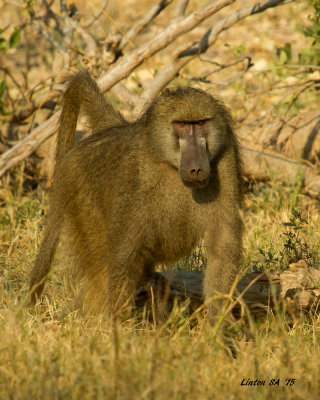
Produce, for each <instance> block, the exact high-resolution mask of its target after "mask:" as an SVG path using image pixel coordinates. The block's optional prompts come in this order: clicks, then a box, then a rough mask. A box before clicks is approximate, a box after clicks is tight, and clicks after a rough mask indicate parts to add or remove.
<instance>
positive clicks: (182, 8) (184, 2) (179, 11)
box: [174, 0, 189, 18]
mask: <svg viewBox="0 0 320 400" xmlns="http://www.w3.org/2000/svg"><path fill="white" fill-rule="evenodd" d="M188 4H189V0H178V2H177V5H176V9H175V10H174V18H180V17H184V14H185V12H186V9H187V7H188Z"/></svg>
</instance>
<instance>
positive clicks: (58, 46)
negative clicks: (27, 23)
mask: <svg viewBox="0 0 320 400" xmlns="http://www.w3.org/2000/svg"><path fill="white" fill-rule="evenodd" d="M31 21H32V23H33V24H34V25H35V26H36V27H37V28H38V30H39V32H40V33H41V34H42V35H43V36H44V37H45V38H46V39H48V40H49V42H51V43H52V44H53V45H54V46H55V47H56V49H57V50H58V51H60V53H61V54H62V55H63V59H64V65H67V66H69V64H70V56H69V53H68V52H67V50H66V49H65V48H64V47H63V46H62V45H61V44H60V43H59V42H58V41H57V40H56V39H55V38H54V37H53V36H52V35H51V34H50V33H49V32H48V31H46V30H45V29H44V28H43V27H42V25H41V24H40V22H39V21H38V20H36V19H34V18H31Z"/></svg>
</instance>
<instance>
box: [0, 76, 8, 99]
mask: <svg viewBox="0 0 320 400" xmlns="http://www.w3.org/2000/svg"><path fill="white" fill-rule="evenodd" d="M6 86H7V83H6V80H5V79H4V80H3V81H2V82H0V99H1V97H2V96H3V93H4V91H5V89H6Z"/></svg>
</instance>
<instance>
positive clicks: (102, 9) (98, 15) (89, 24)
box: [82, 0, 109, 28]
mask: <svg viewBox="0 0 320 400" xmlns="http://www.w3.org/2000/svg"><path fill="white" fill-rule="evenodd" d="M108 3H109V0H103V2H102V4H101V9H100V11H98V12H97V13H96V14H95V15H94V16H93V17H92V18H91V19H90V20H89V21H87V22H85V23H83V24H82V26H83V27H84V28H89V26H91V25H92V24H93V23H94V22H95V21H97V20H98V19H99V18H100V17H101V16H102V15H103V12H104V10H105V9H106V8H107V6H108Z"/></svg>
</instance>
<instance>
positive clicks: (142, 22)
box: [119, 0, 173, 49]
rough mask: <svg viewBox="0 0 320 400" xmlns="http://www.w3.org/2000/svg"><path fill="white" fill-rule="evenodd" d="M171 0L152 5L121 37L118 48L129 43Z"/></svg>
mask: <svg viewBox="0 0 320 400" xmlns="http://www.w3.org/2000/svg"><path fill="white" fill-rule="evenodd" d="M172 1H173V0H161V1H160V2H159V3H158V4H156V5H155V6H153V7H152V8H151V9H150V10H149V12H147V14H146V15H145V16H144V17H143V18H141V20H140V21H138V23H137V24H136V25H134V26H133V27H132V28H131V29H130V31H129V32H128V33H127V34H125V35H124V36H123V37H122V40H121V42H120V45H119V48H120V49H124V48H125V47H126V46H127V44H128V43H130V42H131V41H132V40H133V39H134V37H136V36H137V35H138V33H139V32H141V31H142V29H144V28H145V27H146V26H147V25H148V24H149V23H150V22H151V21H152V20H154V19H155V17H156V16H157V15H159V14H160V13H161V11H162V10H164V9H165V8H166V7H167V6H168V5H169V4H170V3H172Z"/></svg>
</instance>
